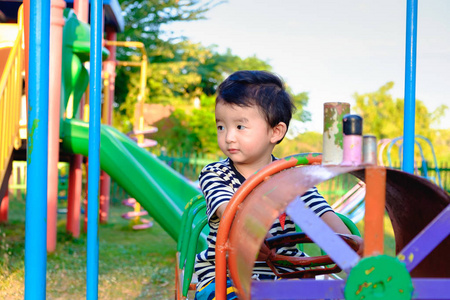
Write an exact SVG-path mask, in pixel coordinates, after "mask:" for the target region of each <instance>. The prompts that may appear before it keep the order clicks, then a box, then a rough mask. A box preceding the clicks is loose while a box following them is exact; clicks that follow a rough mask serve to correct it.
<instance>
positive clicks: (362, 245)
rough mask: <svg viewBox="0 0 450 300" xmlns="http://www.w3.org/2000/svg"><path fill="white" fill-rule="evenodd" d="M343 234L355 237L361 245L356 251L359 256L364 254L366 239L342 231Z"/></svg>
mask: <svg viewBox="0 0 450 300" xmlns="http://www.w3.org/2000/svg"><path fill="white" fill-rule="evenodd" d="M341 235H346V236H348V237H349V238H351V239H353V240H354V241H355V242H357V243H358V245H359V248H358V250H356V253H357V254H358V255H359V256H363V253H364V240H363V239H362V238H361V237H359V236H357V235H353V234H342V233H341Z"/></svg>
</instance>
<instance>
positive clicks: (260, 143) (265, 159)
mask: <svg viewBox="0 0 450 300" xmlns="http://www.w3.org/2000/svg"><path fill="white" fill-rule="evenodd" d="M216 126H217V140H218V144H219V147H220V150H222V152H223V153H224V154H225V155H226V156H228V157H229V158H230V159H231V160H232V161H233V163H234V165H235V166H236V167H237V168H238V169H239V166H245V167H247V168H251V167H256V170H258V169H259V168H261V167H262V166H264V165H266V164H267V163H270V162H271V154H272V150H273V148H274V146H275V144H276V142H277V141H278V139H279V137H274V134H273V129H272V128H271V127H270V126H269V124H268V123H267V121H266V119H265V118H264V116H263V115H262V113H261V112H260V110H259V109H258V108H257V107H256V106H250V107H241V106H237V105H234V104H226V103H224V102H222V101H219V102H218V103H217V104H216ZM256 170H255V171H256Z"/></svg>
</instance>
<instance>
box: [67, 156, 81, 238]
mask: <svg viewBox="0 0 450 300" xmlns="http://www.w3.org/2000/svg"><path fill="white" fill-rule="evenodd" d="M82 160H83V156H82V155H73V156H72V158H71V161H70V171H69V191H68V195H67V199H68V200H67V223H66V230H67V232H70V233H71V234H72V236H74V237H79V236H80V210H81V193H82V191H81V187H82V184H81V181H82V177H83V174H82V172H81V164H82ZM78 183H79V184H78Z"/></svg>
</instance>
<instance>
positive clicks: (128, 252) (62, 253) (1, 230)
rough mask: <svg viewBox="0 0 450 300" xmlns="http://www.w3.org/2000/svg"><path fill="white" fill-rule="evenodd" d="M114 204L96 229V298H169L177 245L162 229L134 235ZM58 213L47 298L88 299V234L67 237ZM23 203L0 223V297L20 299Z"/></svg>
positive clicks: (14, 203) (124, 209) (12, 206)
mask: <svg viewBox="0 0 450 300" xmlns="http://www.w3.org/2000/svg"><path fill="white" fill-rule="evenodd" d="M129 210H130V208H129V207H125V206H122V205H112V206H111V211H110V219H109V222H108V224H106V225H101V226H100V229H99V236H100V243H99V244H100V248H99V258H100V260H99V287H98V289H99V292H98V294H99V299H173V295H174V263H175V251H176V243H175V242H174V241H173V240H172V238H170V237H169V236H168V235H167V234H166V233H165V232H164V231H163V230H162V229H161V227H160V226H158V225H157V224H155V225H154V226H153V227H152V228H150V229H146V230H141V231H134V230H133V229H131V228H130V223H129V221H128V220H124V219H122V218H121V217H120V216H121V214H123V213H125V212H127V211H129ZM65 217H66V216H65V215H59V221H58V243H57V248H56V251H55V252H54V253H52V254H49V255H48V258H47V299H86V235H85V234H82V236H81V237H80V238H78V239H73V238H71V237H70V236H69V235H67V234H65ZM24 220H25V202H24V200H12V201H10V214H9V223H8V224H2V225H0V238H1V244H0V299H23V294H24V260H23V259H24V235H25V224H24Z"/></svg>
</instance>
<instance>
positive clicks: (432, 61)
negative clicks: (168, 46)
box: [165, 0, 450, 132]
mask: <svg viewBox="0 0 450 300" xmlns="http://www.w3.org/2000/svg"><path fill="white" fill-rule="evenodd" d="M406 2H407V1H406V0H403V1H400V0H394V1H393V0H377V1H370V0H342V1H336V0H277V1H275V0H258V1H256V0H229V1H227V2H225V3H222V4H219V5H217V6H216V7H214V8H213V9H211V10H210V11H208V12H207V13H206V20H200V21H194V22H184V23H174V24H172V25H169V26H168V27H165V29H166V30H173V31H174V32H175V33H177V34H182V35H184V36H186V37H188V38H189V39H190V40H192V41H193V42H200V43H201V44H202V45H204V46H210V45H217V51H218V52H220V53H223V52H225V50H226V49H228V48H229V49H231V51H232V53H233V54H235V55H239V56H240V57H242V58H245V57H249V56H253V55H256V56H257V57H258V58H260V59H262V60H265V61H267V62H269V64H270V65H271V66H272V67H273V72H275V73H277V74H278V75H280V76H281V77H282V78H283V79H284V81H285V82H286V83H287V84H288V85H289V86H290V87H291V88H292V90H293V92H294V93H300V92H308V95H309V104H308V106H307V108H306V109H307V110H308V111H310V112H311V113H312V122H308V123H306V124H305V126H306V128H307V129H308V130H313V131H318V132H322V130H323V103H325V102H337V101H340V102H349V103H350V104H351V105H354V103H355V102H354V99H353V95H354V94H355V93H358V94H364V93H369V92H374V91H376V90H378V89H379V88H380V87H381V86H383V85H384V84H385V83H387V82H389V81H393V82H394V88H393V89H392V90H391V95H392V96H393V97H394V98H404V82H405V41H406V38H405V34H406ZM418 8H419V11H418V26H417V28H418V29H417V67H416V98H417V99H420V100H421V101H423V102H424V103H425V105H426V106H427V108H428V110H429V111H430V112H431V111H433V110H435V109H436V108H437V107H438V106H440V105H442V104H446V105H447V106H449V108H450V1H449V0H426V1H419V5H418ZM438 127H439V128H450V111H447V113H446V117H445V118H443V122H441V124H440V125H439V126H438Z"/></svg>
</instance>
